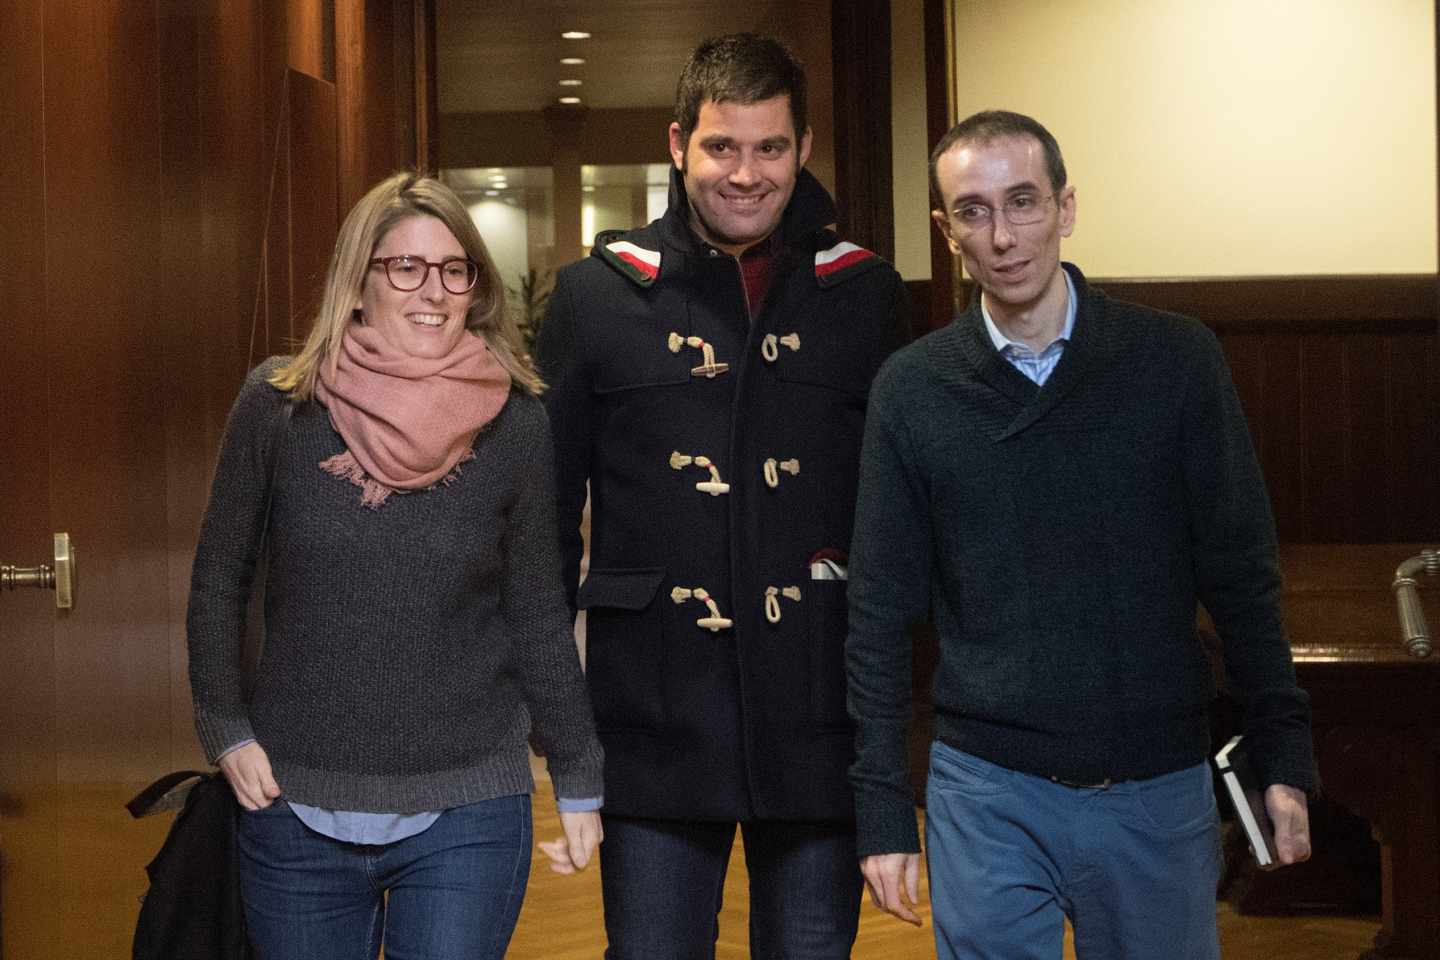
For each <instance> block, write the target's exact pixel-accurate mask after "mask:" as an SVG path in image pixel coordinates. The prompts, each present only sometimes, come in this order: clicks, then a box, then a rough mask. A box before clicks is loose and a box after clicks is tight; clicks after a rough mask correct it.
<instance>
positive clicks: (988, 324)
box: [980, 267, 1079, 356]
mask: <svg viewBox="0 0 1440 960" xmlns="http://www.w3.org/2000/svg"><path fill="white" fill-rule="evenodd" d="M1060 275H1061V276H1063V277H1064V278H1065V326H1063V327H1061V328H1060V336H1058V337H1056V338H1055V339H1054V340H1052V341H1051V342H1050V343H1048V344H1046V345H1045V349H1044V350H1041V351H1040V352H1041V353H1044V352H1045V350H1049V349H1050V348H1051V347H1052V346H1054V345H1055V344H1056V343H1060V342H1062V341H1063V342H1066V343H1068V342H1069V341H1070V334H1071V333H1072V332H1074V330H1075V314H1076V311H1077V307H1078V304H1079V301H1078V299H1077V298H1076V296H1075V281H1074V280H1071V279H1070V272H1069V271H1068V270H1066V269H1065V268H1064V267H1061V268H1060ZM980 316H981V317H983V318H984V319H985V331H986V332H987V333H989V334H990V342H991V343H993V344H995V349H996V350H998V351H999V352H1000V353H1001V354H1002V355H1008V354H1009V353H1011V352H1016V351H1024V353H1025V354H1026V355H1027V356H1028V355H1031V354H1032V353H1033V351H1031V349H1030V348H1029V347H1027V346H1026V345H1025V344H1023V343H1021V342H1019V341H1018V340H1011V339H1009V338H1008V337H1006V336H1005V334H1003V333H1001V332H1000V328H999V327H997V326H996V325H995V321H994V320H993V319H991V317H990V311H989V310H988V309H986V307H985V298H984V297H983V296H982V297H981V298H980ZM1006 347H1011V348H1013V350H1011V351H1007V350H1006V349H1005V348H1006Z"/></svg>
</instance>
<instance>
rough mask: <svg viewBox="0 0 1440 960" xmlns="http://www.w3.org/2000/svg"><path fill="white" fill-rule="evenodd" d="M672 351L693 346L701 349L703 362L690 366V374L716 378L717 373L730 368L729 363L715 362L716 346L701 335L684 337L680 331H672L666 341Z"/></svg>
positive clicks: (710, 378)
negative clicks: (701, 337)
mask: <svg viewBox="0 0 1440 960" xmlns="http://www.w3.org/2000/svg"><path fill="white" fill-rule="evenodd" d="M666 345H667V346H669V348H670V352H671V353H679V352H680V350H681V348H682V347H693V348H695V349H697V350H699V351H700V357H701V360H702V362H701V364H700V366H698V367H691V368H690V376H692V377H705V378H706V379H708V380H714V379H715V377H716V375H717V374H721V373H724V372H725V371H727V370H729V369H730V364H728V363H716V362H715V348H714V347H713V346H711V345H710V344H708V343H706V342H705V341H704V340H702V339H700V338H699V337H682V336H680V334H678V333H671V334H670V337H669V339H668V340H667V341H666Z"/></svg>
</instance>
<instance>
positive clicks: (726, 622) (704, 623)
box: [670, 587, 735, 633]
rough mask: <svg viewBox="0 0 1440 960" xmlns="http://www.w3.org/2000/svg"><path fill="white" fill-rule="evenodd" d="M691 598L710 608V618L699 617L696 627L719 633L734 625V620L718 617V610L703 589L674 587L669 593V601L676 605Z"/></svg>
mask: <svg viewBox="0 0 1440 960" xmlns="http://www.w3.org/2000/svg"><path fill="white" fill-rule="evenodd" d="M691 598H694V599H696V600H699V601H701V602H702V603H704V604H705V606H707V607H709V608H710V616H708V617H701V618H700V619H699V620H696V621H695V625H696V626H697V627H704V628H705V629H706V630H709V631H710V632H711V633H719V632H720V631H721V630H728V629H729V628H731V627H733V626H734V625H735V621H734V620H731V619H730V618H729V617H722V616H721V615H720V608H719V607H718V606H716V604H715V601H714V600H713V599H711V597H710V594H709V593H708V592H707V591H706V590H705V588H704V587H676V588H675V589H673V590H671V591H670V599H671V600H673V601H674V602H675V603H677V604H680V603H684V602H685V601H686V600H689V599H691Z"/></svg>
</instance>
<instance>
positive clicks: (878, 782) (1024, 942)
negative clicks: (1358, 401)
mask: <svg viewBox="0 0 1440 960" xmlns="http://www.w3.org/2000/svg"><path fill="white" fill-rule="evenodd" d="M930 183H931V190H932V196H933V199H934V201H935V204H936V209H935V210H934V211H933V213H932V216H933V218H934V220H935V223H936V225H937V226H938V227H939V228H940V231H941V233H942V234H943V235H944V237H945V240H946V242H947V243H948V245H949V247H950V249H951V251H953V252H954V253H955V254H957V255H958V256H959V257H960V258H961V261H962V263H963V264H964V266H965V269H966V270H967V271H968V273H969V274H970V276H972V277H973V278H974V280H975V282H976V285H977V286H978V287H979V292H978V295H977V296H974V297H972V299H971V304H970V307H969V309H967V310H966V311H965V312H963V313H962V314H960V316H958V317H957V318H956V320H955V322H954V323H952V324H951V325H950V326H948V327H946V328H944V329H942V330H939V331H936V332H935V333H932V334H930V335H929V336H927V337H925V338H923V339H921V340H919V341H917V342H916V343H914V344H912V345H910V346H909V347H906V348H904V349H902V350H901V351H899V352H897V353H896V354H895V355H894V356H893V357H892V358H891V359H890V361H889V362H888V363H887V364H886V366H885V367H884V368H883V369H882V370H881V372H880V374H879V375H878V376H877V378H876V381H875V385H874V387H873V389H872V392H871V398H870V408H869V413H868V416H867V421H866V435H865V445H864V452H863V455H862V458H861V487H860V495H859V501H858V504H857V509H856V527H855V535H854V540H853V542H852V554H851V559H852V563H851V583H850V596H849V600H850V636H849V642H848V647H847V668H848V675H849V685H850V709H851V713H852V716H853V717H854V719H855V721H856V724H857V730H858V734H857V760H856V763H855V765H854V767H853V768H852V770H851V780H852V782H853V784H854V786H855V791H856V810H857V821H858V833H859V836H858V844H857V846H858V851H859V855H860V857H861V868H862V872H863V873H864V875H865V878H866V883H867V886H868V887H869V890H870V893H871V896H872V898H873V899H874V900H875V901H876V903H877V904H878V905H879V906H881V907H882V908H883V909H885V910H887V911H889V912H891V913H893V914H895V915H896V916H898V917H900V918H902V919H906V920H910V921H911V922H918V921H917V918H916V915H915V913H914V911H913V909H912V906H913V904H914V903H915V900H916V897H917V893H918V890H917V887H918V874H919V856H918V850H919V838H918V836H917V830H916V823H915V814H914V808H913V805H912V797H911V792H910V788H909V786H908V784H907V782H906V776H905V724H906V721H907V720H908V718H909V714H910V690H911V686H910V684H911V680H910V646H909V642H908V640H907V639H906V636H905V628H906V627H907V625H909V624H910V623H912V622H914V621H917V620H921V619H924V618H927V617H932V618H933V621H934V623H935V627H936V631H937V633H938V635H939V638H940V664H939V669H938V672H937V674H936V679H935V684H934V702H935V742H934V743H933V744H932V747H931V754H930V778H929V785H928V788H927V807H926V820H925V833H926V850H927V857H928V863H929V871H930V894H931V903H932V909H933V917H934V923H935V938H936V944H937V948H938V952H939V955H940V956H941V957H942V958H944V957H965V958H982V960H983V958H1004V960H1022V958H1024V960H1028V958H1033V960H1042V958H1043V960H1058V958H1059V957H1060V956H1061V950H1062V946H1061V944H1062V939H1063V932H1064V919H1065V918H1066V917H1068V918H1069V919H1070V920H1071V922H1072V924H1073V926H1074V930H1075V946H1076V954H1077V956H1079V957H1081V958H1087V957H1088V958H1101V957H1103V958H1113V957H1166V958H1214V957H1218V956H1219V947H1218V944H1217V935H1216V926H1215V888H1216V883H1217V880H1218V876H1219V871H1220V865H1221V864H1220V850H1219V842H1218V818H1217V815H1216V808H1215V798H1214V793H1213V789H1212V786H1211V775H1210V771H1209V767H1208V764H1207V762H1206V761H1207V759H1208V754H1209V752H1210V742H1209V730H1210V728H1209V720H1208V705H1209V702H1210V699H1211V697H1212V689H1213V679H1212V673H1211V669H1210V666H1209V663H1208V660H1207V657H1206V655H1205V652H1204V650H1203V648H1202V646H1201V644H1200V641H1199V640H1198V639H1197V635H1196V629H1195V613H1196V603H1197V601H1198V602H1200V603H1203V604H1204V605H1205V607H1206V609H1207V611H1208V612H1209V614H1210V615H1211V617H1212V618H1213V620H1214V621H1215V624H1216V626H1217V628H1218V630H1219V633H1220V636H1221V639H1222V640H1223V642H1224V659H1225V668H1226V674H1227V678H1228V683H1229V687H1230V690H1231V691H1232V692H1233V693H1234V694H1235V695H1236V696H1237V697H1238V698H1239V699H1240V701H1241V702H1242V703H1243V705H1244V729H1245V733H1246V736H1247V737H1248V738H1249V739H1250V740H1251V741H1252V744H1253V747H1254V749H1253V751H1252V752H1253V755H1254V757H1255V760H1256V763H1257V765H1258V768H1259V771H1258V772H1259V775H1260V777H1261V779H1262V780H1263V782H1264V783H1265V784H1268V785H1269V786H1268V788H1267V790H1266V791H1265V803H1266V806H1267V808H1268V811H1269V814H1270V817H1271V819H1272V820H1273V822H1274V825H1275V838H1276V846H1277V848H1278V854H1279V857H1278V859H1279V861H1280V863H1282V864H1286V863H1294V862H1297V861H1300V860H1304V859H1306V858H1307V857H1308V856H1309V851H1310V845H1309V835H1308V820H1307V808H1306V792H1307V791H1310V790H1313V789H1314V787H1315V784H1316V774H1315V765H1314V756H1313V750H1312V745H1311V740H1310V716H1309V705H1308V699H1307V698H1306V696H1305V694H1304V692H1303V691H1301V690H1300V689H1299V688H1298V687H1297V686H1296V683H1295V674H1294V669H1293V666H1292V664H1291V661H1290V651H1289V646H1288V644H1287V643H1286V640H1285V637H1284V635H1283V633H1282V630H1281V622H1280V610H1279V602H1278V601H1279V590H1280V577H1279V573H1278V569H1277V562H1276V550H1275V534H1274V524H1273V521H1272V519H1271V515H1270V507H1269V503H1268V501H1267V498H1266V493H1265V488H1264V484H1263V482H1262V480H1261V476H1260V470H1259V466H1258V464H1257V463H1256V459H1255V455H1254V452H1253V450H1252V447H1251V443H1250V438H1249V434H1248V431H1247V429H1246V426H1245V419H1244V416H1243V414H1242V412H1241V410H1240V405H1239V402H1238V400H1237V398H1236V395H1235V390H1234V387H1233V385H1232V383H1231V380H1230V375H1229V371H1228V368H1227V367H1226V364H1225V361H1224V358H1223V356H1222V354H1221V351H1220V347H1219V344H1218V343H1217V341H1216V339H1215V337H1214V336H1213V335H1212V334H1211V333H1210V332H1209V331H1208V330H1207V329H1206V328H1205V327H1203V326H1202V325H1201V324H1199V323H1197V322H1195V321H1193V320H1189V319H1187V318H1184V317H1179V316H1175V315H1172V314H1165V313H1161V312H1159V311H1156V310H1151V309H1147V308H1144V307H1140V306H1137V305H1134V304H1129V303H1122V302H1119V301H1115V300H1110V299H1109V298H1107V297H1106V296H1105V295H1104V294H1103V293H1101V292H1100V291H1098V290H1096V289H1094V288H1092V287H1090V286H1089V285H1088V284H1087V283H1086V280H1085V277H1084V276H1083V275H1082V274H1081V272H1080V271H1079V269H1077V268H1076V267H1075V266H1074V265H1073V264H1069V263H1065V264H1062V263H1061V262H1060V242H1061V240H1062V239H1063V238H1065V237H1068V236H1070V234H1071V231H1072V230H1073V229H1074V227H1075V209H1076V198H1075V188H1074V187H1073V186H1071V185H1069V184H1067V182H1066V175H1065V166H1064V161H1063V159H1062V158H1061V155H1060V148H1059V146H1058V145H1057V144H1056V142H1055V139H1054V138H1053V137H1052V136H1051V135H1050V133H1049V132H1048V131H1047V130H1045V128H1044V127H1042V126H1041V125H1040V124H1039V123H1037V122H1036V121H1034V120H1033V119H1031V118H1029V117H1025V116H1022V115H1019V114H1015V113H1009V112H1002V111H987V112H985V113H979V114H976V115H974V116H972V117H970V118H968V119H966V120H964V121H963V122H961V123H960V124H958V125H957V126H956V127H955V128H954V129H952V130H951V131H950V132H949V133H948V134H946V136H945V137H944V138H943V139H942V140H941V141H940V143H939V144H938V145H937V146H936V148H935V152H934V153H933V154H932V155H931V159H930Z"/></svg>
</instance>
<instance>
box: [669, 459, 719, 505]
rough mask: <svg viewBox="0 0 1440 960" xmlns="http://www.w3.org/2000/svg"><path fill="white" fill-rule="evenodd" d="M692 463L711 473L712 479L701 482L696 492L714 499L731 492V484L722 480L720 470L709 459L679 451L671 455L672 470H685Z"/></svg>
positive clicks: (696, 486)
mask: <svg viewBox="0 0 1440 960" xmlns="http://www.w3.org/2000/svg"><path fill="white" fill-rule="evenodd" d="M692 463H693V464H694V465H695V466H697V467H700V468H702V469H705V470H709V471H710V479H709V480H701V481H700V482H699V483H697V484H695V489H696V490H699V491H700V492H701V493H708V494H710V496H712V497H718V496H720V494H722V493H729V492H730V484H728V483H726V482H725V481H723V480H721V479H720V469H719V468H718V467H716V466H715V464H714V463H712V462H711V460H710V458H709V457H692V456H689V455H687V454H684V453H681V452H680V451H679V450H676V451H675V452H674V453H672V454H670V469H672V470H684V469H685V468H686V467H688V466H690V465H691V464H692Z"/></svg>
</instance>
